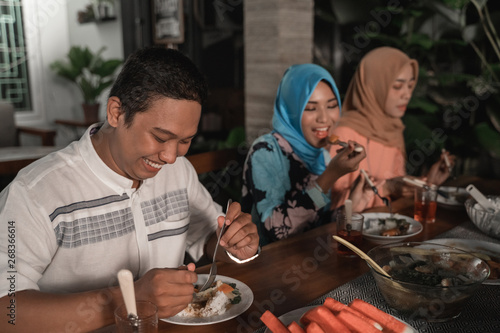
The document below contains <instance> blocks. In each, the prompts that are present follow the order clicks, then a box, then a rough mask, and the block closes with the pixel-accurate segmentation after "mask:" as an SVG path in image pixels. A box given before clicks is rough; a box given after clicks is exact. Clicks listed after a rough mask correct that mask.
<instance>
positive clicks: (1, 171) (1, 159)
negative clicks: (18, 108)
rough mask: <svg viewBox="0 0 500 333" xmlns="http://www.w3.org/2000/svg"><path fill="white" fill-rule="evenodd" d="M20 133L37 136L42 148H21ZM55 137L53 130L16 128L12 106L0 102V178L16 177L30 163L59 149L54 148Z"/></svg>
mask: <svg viewBox="0 0 500 333" xmlns="http://www.w3.org/2000/svg"><path fill="white" fill-rule="evenodd" d="M21 133H26V134H30V135H36V136H39V137H40V139H41V142H42V146H21V145H20V136H21ZM55 136H56V131H55V130H54V129H48V128H45V129H44V128H35V127H27V126H16V124H15V121H14V106H13V105H12V104H10V103H8V102H5V101H0V176H5V175H10V176H12V175H16V174H17V172H18V171H19V170H21V169H22V168H24V167H25V166H27V165H28V164H30V163H31V162H33V161H35V160H37V159H39V158H41V157H43V156H45V155H47V154H49V153H51V152H53V151H56V150H57V149H59V147H55V146H54V138H55Z"/></svg>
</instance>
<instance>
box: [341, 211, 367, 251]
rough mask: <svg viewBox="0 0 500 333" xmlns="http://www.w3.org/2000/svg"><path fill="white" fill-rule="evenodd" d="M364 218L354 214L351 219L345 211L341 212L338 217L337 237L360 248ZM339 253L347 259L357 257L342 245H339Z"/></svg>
mask: <svg viewBox="0 0 500 333" xmlns="http://www.w3.org/2000/svg"><path fill="white" fill-rule="evenodd" d="M363 218H364V216H363V215H361V214H358V213H353V214H352V215H351V217H350V219H349V218H348V217H347V216H346V214H345V211H344V210H341V211H340V212H339V213H338V215H337V236H339V237H341V238H343V239H345V240H346V241H348V242H349V243H351V244H354V245H355V246H356V247H360V246H361V243H362V241H363V235H362V232H363ZM337 253H338V254H339V255H341V256H346V257H356V256H357V254H356V253H354V252H352V251H351V250H350V249H349V248H347V247H345V246H344V245H342V244H340V243H338V244H337Z"/></svg>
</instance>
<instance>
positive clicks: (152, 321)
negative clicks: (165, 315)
mask: <svg viewBox="0 0 500 333" xmlns="http://www.w3.org/2000/svg"><path fill="white" fill-rule="evenodd" d="M136 305H137V318H135V319H134V318H130V317H129V315H128V313H127V308H126V307H125V304H122V305H120V306H119V307H118V308H116V310H115V323H116V332H117V333H157V332H158V308H157V307H156V305H154V304H153V303H151V302H148V301H137V302H136Z"/></svg>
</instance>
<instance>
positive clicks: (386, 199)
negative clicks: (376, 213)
mask: <svg viewBox="0 0 500 333" xmlns="http://www.w3.org/2000/svg"><path fill="white" fill-rule="evenodd" d="M361 173H362V174H363V176H365V179H366V181H367V182H368V185H370V187H371V189H372V190H373V192H374V193H375V194H376V195H377V196H378V197H379V198H380V199H382V201H383V202H384V205H386V206H387V207H389V213H390V214H391V216H392V209H391V202H390V200H389V199H388V198H386V197H383V196H381V195H380V194H379V193H378V189H377V187H376V186H375V184H373V182H372V181H371V179H370V177H369V176H368V174H367V173H366V171H365V170H363V169H361Z"/></svg>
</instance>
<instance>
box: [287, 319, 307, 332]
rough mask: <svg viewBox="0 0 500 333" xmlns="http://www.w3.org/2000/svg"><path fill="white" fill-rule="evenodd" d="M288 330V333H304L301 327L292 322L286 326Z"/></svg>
mask: <svg viewBox="0 0 500 333" xmlns="http://www.w3.org/2000/svg"><path fill="white" fill-rule="evenodd" d="M287 328H288V330H289V331H290V333H306V331H304V329H303V328H302V327H300V325H299V324H298V323H297V322H296V321H292V322H291V323H290V324H288V327H287Z"/></svg>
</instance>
